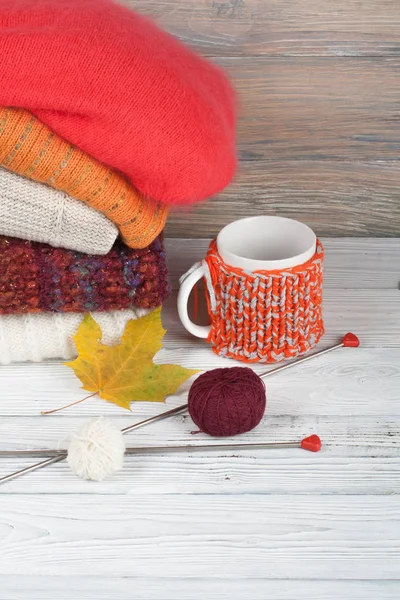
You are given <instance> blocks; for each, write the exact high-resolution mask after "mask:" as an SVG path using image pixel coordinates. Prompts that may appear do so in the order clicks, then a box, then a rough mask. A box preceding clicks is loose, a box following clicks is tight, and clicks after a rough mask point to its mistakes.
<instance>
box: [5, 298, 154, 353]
mask: <svg viewBox="0 0 400 600" xmlns="http://www.w3.org/2000/svg"><path fill="white" fill-rule="evenodd" d="M149 312H151V311H149V310H147V309H144V308H138V309H134V310H120V311H118V310H117V311H111V312H94V313H92V316H93V318H94V319H95V320H96V321H97V323H98V324H99V325H100V327H101V330H102V332H103V342H104V343H105V344H108V345H110V344H116V343H118V342H119V340H120V337H121V335H122V333H123V331H124V329H125V325H126V324H127V322H128V321H129V320H130V319H138V318H139V317H141V316H143V315H145V314H147V313H149ZM82 319H83V315H82V314H81V313H30V314H26V315H1V316H0V364H1V365H8V364H10V363H12V362H27V361H33V362H41V361H42V360H46V359H49V358H63V359H65V360H69V359H71V358H74V357H75V356H76V354H77V353H76V348H75V344H74V340H73V338H72V336H73V335H74V334H75V333H76V331H77V329H78V327H79V325H80V323H81V322H82Z"/></svg>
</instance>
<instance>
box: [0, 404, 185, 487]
mask: <svg viewBox="0 0 400 600" xmlns="http://www.w3.org/2000/svg"><path fill="white" fill-rule="evenodd" d="M187 406H188V405H187V404H184V405H183V406H178V407H177V408H173V409H172V410H167V411H166V412H163V413H161V414H159V415H155V416H154V417H150V418H149V419H145V420H144V421H140V422H139V423H134V425H129V427H124V429H121V431H122V433H124V434H125V433H128V431H133V430H134V429H139V428H140V427H144V426H145V425H150V423H156V421H162V420H163V419H167V418H168V417H172V415H178V414H180V413H182V412H184V411H185V410H186V409H187ZM49 454H51V452H50V453H49V452H47V453H46V454H45V456H49ZM67 454H68V453H67V452H65V451H61V452H60V453H57V455H56V456H53V457H52V458H49V459H48V460H43V461H42V462H40V463H36V464H34V465H31V466H30V467H25V469H21V470H20V471H16V472H15V473H10V475H5V476H4V477H0V484H1V483H6V481H11V480H12V479H17V477H21V476H22V475H25V474H27V473H33V471H38V470H39V469H43V468H44V467H48V466H49V465H52V464H54V463H57V462H60V461H62V460H64V459H65V458H67ZM0 456H1V455H0ZM3 456H4V455H3ZM14 456H15V455H14ZM36 456H38V455H36ZM40 456H43V455H40Z"/></svg>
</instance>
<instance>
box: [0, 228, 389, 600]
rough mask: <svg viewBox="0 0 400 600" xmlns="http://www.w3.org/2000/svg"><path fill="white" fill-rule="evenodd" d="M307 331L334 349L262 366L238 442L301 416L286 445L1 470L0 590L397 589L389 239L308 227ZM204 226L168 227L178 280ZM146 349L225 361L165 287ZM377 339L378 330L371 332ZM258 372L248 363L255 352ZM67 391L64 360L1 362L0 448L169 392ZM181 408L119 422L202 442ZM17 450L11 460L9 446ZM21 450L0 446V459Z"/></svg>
mask: <svg viewBox="0 0 400 600" xmlns="http://www.w3.org/2000/svg"><path fill="white" fill-rule="evenodd" d="M324 242H325V247H326V249H327V261H326V267H327V268H326V277H325V307H324V310H325V321H326V325H327V334H326V337H325V339H324V341H323V343H322V344H321V347H323V346H327V345H329V344H330V343H333V342H334V341H336V340H337V339H338V337H339V338H340V336H341V335H342V334H343V333H344V332H345V331H346V330H354V331H355V332H356V333H357V334H358V335H359V336H360V338H361V340H362V344H363V347H362V348H360V349H357V350H348V349H341V350H339V351H336V352H335V353H332V354H330V355H329V356H326V357H322V358H321V359H319V360H318V361H317V362H315V363H308V364H306V365H303V366H301V367H298V368H296V369H292V370H290V371H287V372H286V373H282V374H280V375H277V376H275V377H273V378H272V377H271V379H269V380H268V381H267V398H268V407H267V413H266V416H265V418H264V420H263V422H262V423H261V424H260V426H259V428H257V429H256V430H254V431H253V432H251V433H249V434H246V435H244V436H241V438H240V441H246V440H252V441H258V440H265V439H268V440H271V441H273V440H282V439H300V438H301V437H303V436H304V435H306V434H308V433H313V432H317V433H319V434H320V435H321V437H322V438H323V441H324V442H325V445H324V448H323V451H322V452H321V453H319V454H318V455H313V454H309V453H306V452H303V451H301V450H274V451H260V452H249V451H247V452H240V453H234V452H217V453H215V452H212V453H206V452H201V453H199V452H192V453H190V454H179V455H164V456H137V457H135V458H133V457H132V458H129V459H127V460H126V464H125V467H124V470H123V471H122V472H121V473H119V474H117V475H116V476H115V477H114V478H113V479H110V480H109V481H104V482H101V483H93V482H83V481H81V480H79V479H76V478H75V477H74V476H73V475H72V474H71V473H70V472H69V471H68V468H67V466H66V465H65V464H59V465H54V466H53V467H51V468H49V469H46V470H43V471H41V472H38V473H36V474H35V475H31V476H29V477H26V478H24V479H20V480H16V481H14V482H10V483H9V484H8V485H4V486H0V552H1V560H0V600H13V599H15V600H20V599H22V598H24V599H25V598H29V599H30V600H31V599H32V600H36V598H37V599H39V598H40V600H45V599H46V598H60V599H63V598H65V599H68V600H71V599H75V598H82V597H83V598H85V599H88V600H90V599H91V598H93V599H94V598H98V599H104V600H105V599H106V598H107V600H111V599H114V598H115V599H117V600H119V599H123V600H132V599H133V598H134V599H135V600H136V598H138V599H148V600H158V599H160V600H161V599H162V600H169V599H171V600H172V599H173V600H176V599H177V598H182V599H188V600H189V598H190V599H191V600H196V598H199V599H200V598H205V597H208V598H210V599H212V600H224V599H227V598H229V599H230V600H236V599H237V600H239V599H240V600H258V598H260V599H261V598H262V599H263V600H265V598H268V597H271V598H274V599H275V600H305V599H306V598H307V600H314V599H315V600H317V598H318V600H333V599H334V598H335V599H336V598H339V597H340V598H343V599H344V600H361V598H362V599H363V600H378V599H379V600H381V599H382V600H387V599H390V600H392V599H394V598H396V600H397V599H398V598H399V597H400V582H399V581H398V580H399V579H400V541H399V540H400V503H399V501H398V494H399V489H400V460H399V448H400V441H399V440H400V436H399V427H400V304H399V298H400V291H399V289H398V281H399V279H400V240H396V239H390V240H360V239H356V240H325V241H324ZM206 245H207V244H206V242H205V241H204V240H195V241H191V242H188V241H182V240H179V241H176V240H169V241H167V247H168V254H169V259H170V262H171V263H172V267H173V268H172V271H173V273H172V276H173V279H174V280H175V282H176V280H177V277H178V275H179V274H181V273H182V272H183V271H184V270H185V269H186V268H187V267H189V266H190V265H191V264H192V262H194V261H196V260H197V259H198V258H200V257H201V256H202V255H203V254H204V251H205V247H206ZM164 322H165V324H166V325H167V326H168V328H169V332H168V334H167V340H166V344H165V349H164V350H163V351H162V352H161V353H160V354H159V355H158V357H157V361H158V362H169V361H174V362H175V361H176V362H179V363H180V364H184V365H185V366H188V367H197V368H202V369H209V368H213V367H215V366H228V365H233V364H234V363H232V362H231V361H226V360H223V359H219V358H218V357H216V356H215V355H214V354H213V353H212V351H211V350H210V348H208V347H207V345H206V344H205V343H204V342H203V341H197V340H194V339H193V338H191V337H190V336H188V335H186V334H185V332H184V331H183V329H182V328H181V327H180V326H179V324H178V321H177V318H176V312H175V305H174V300H173V299H172V300H171V301H170V302H169V303H167V305H166V307H165V309H164ZM376 346H385V347H380V348H378V347H376ZM255 369H256V370H257V371H258V372H261V371H263V370H265V367H255ZM81 397H82V390H81V389H80V384H79V382H78V381H77V380H76V378H75V377H74V375H73V374H72V372H70V371H69V370H68V369H67V368H66V367H65V366H63V365H61V364H58V363H56V362H53V363H46V364H39V365H37V364H36V365H35V364H31V365H12V366H9V367H1V368H0V449H11V448H27V447H37V448H43V447H49V446H55V445H56V444H57V443H58V441H59V440H60V439H64V443H65V437H67V436H68V434H70V433H71V432H73V431H75V430H76V428H77V427H78V426H79V425H80V424H81V423H83V422H84V421H85V420H86V419H87V418H88V417H91V416H94V415H98V414H105V415H107V416H109V417H112V418H113V419H114V420H115V422H116V423H118V424H120V426H121V427H122V426H124V425H127V424H129V423H132V422H135V421H136V420H141V419H143V418H146V416H150V415H152V414H156V413H158V412H159V411H162V410H165V409H167V408H170V407H173V406H177V405H178V404H180V403H182V402H185V400H186V392H185V389H183V391H182V392H181V394H179V395H178V394H177V395H175V396H173V397H171V398H169V399H167V403H166V405H165V404H148V403H141V402H138V403H136V404H134V406H133V411H132V413H128V412H124V411H122V410H121V409H119V408H117V407H114V406H113V405H110V404H108V403H105V402H104V401H101V400H99V399H91V400H89V401H87V402H85V403H83V404H81V405H78V406H76V407H73V408H71V409H69V410H68V411H65V412H63V413H60V414H58V415H54V416H49V417H43V416H41V415H40V411H41V410H48V409H51V408H55V407H57V406H60V405H62V404H65V403H67V402H72V401H73V400H77V399H79V398H81ZM193 429H195V427H194V426H193V424H192V423H191V420H190V418H189V417H188V416H180V417H176V418H174V419H170V420H169V421H165V422H163V423H159V424H156V425H154V426H152V427H149V428H146V429H142V430H139V431H137V432H136V433H135V434H134V435H133V434H132V435H131V436H129V442H130V443H131V444H132V445H133V444H135V445H144V446H146V445H157V444H164V443H167V444H168V443H171V444H173V443H183V444H184V443H191V444H199V443H205V442H207V441H209V442H213V440H210V438H207V436H205V435H204V434H197V435H192V433H191V432H192V431H193ZM23 462H24V464H25V461H23ZM21 466H22V464H21V459H18V460H16V459H5V460H2V461H1V463H0V475H1V474H4V473H6V472H9V471H12V470H14V469H17V468H20V467H21Z"/></svg>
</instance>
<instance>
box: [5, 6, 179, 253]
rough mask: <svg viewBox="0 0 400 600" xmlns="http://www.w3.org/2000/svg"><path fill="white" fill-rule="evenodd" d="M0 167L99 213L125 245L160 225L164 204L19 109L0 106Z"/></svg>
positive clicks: (146, 238)
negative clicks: (75, 200)
mask: <svg viewBox="0 0 400 600" xmlns="http://www.w3.org/2000/svg"><path fill="white" fill-rule="evenodd" d="M0 6H1V0H0ZM0 165H2V166H3V167H5V168H7V169H9V170H11V171H14V172H15V173H18V174H20V175H24V176H25V177H28V178H29V179H33V180H35V181H38V182H41V183H46V184H47V185H49V186H51V187H53V188H55V189H57V190H62V191H64V192H66V193H67V194H69V195H70V196H72V197H74V198H77V199H78V200H82V201H83V202H86V203H87V204H89V205H90V206H91V207H93V208H95V209H97V210H99V211H101V212H102V213H104V214H105V215H106V216H107V217H108V218H109V219H110V220H111V221H113V222H114V223H115V224H116V225H117V226H118V227H119V229H120V231H121V235H122V236H123V239H124V242H125V243H126V244H127V245H128V246H130V247H131V248H145V247H146V246H148V245H149V244H150V243H151V242H152V241H153V240H154V239H155V238H156V237H157V236H158V235H159V233H161V231H162V230H163V228H164V225H165V221H166V219H167V215H168V209H167V207H165V206H164V205H162V204H160V203H158V202H155V201H153V200H150V199H147V200H146V199H144V198H143V197H142V195H141V194H139V193H138V192H137V190H135V189H134V188H133V187H132V186H131V185H130V184H129V183H128V182H127V181H126V179H125V178H124V177H122V176H121V175H119V174H118V173H117V172H116V171H114V170H113V169H110V168H109V167H106V166H105V165H103V164H101V163H99V162H98V161H97V160H95V159H93V158H92V157H90V156H88V155H87V154H85V153H84V152H82V151H81V150H79V149H78V148H76V147H74V146H72V145H71V144H70V143H68V142H66V141H65V140H63V139H62V138H61V137H59V136H58V135H56V134H54V133H53V132H52V131H51V130H50V129H49V128H48V127H47V126H46V125H44V124H43V123H41V122H40V121H39V120H38V119H37V118H36V117H34V116H33V115H32V114H30V113H28V112H27V111H25V110H22V109H16V108H1V107H0Z"/></svg>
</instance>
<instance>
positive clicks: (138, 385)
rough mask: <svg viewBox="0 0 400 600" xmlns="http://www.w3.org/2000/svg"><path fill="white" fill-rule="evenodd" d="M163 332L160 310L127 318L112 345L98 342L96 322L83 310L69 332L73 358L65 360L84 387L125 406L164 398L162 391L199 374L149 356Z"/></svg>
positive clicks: (158, 346) (171, 390)
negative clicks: (118, 340)
mask: <svg viewBox="0 0 400 600" xmlns="http://www.w3.org/2000/svg"><path fill="white" fill-rule="evenodd" d="M164 335H165V329H163V326H162V322H161V309H157V310H155V311H153V312H152V313H150V314H148V315H146V316H144V317H141V318H140V319H136V320H131V321H129V322H128V323H127V325H126V327H125V331H124V333H123V335H122V337H121V343H120V344H118V345H116V346H106V345H105V344H103V343H102V341H101V338H102V333H101V328H100V326H99V325H98V324H97V323H96V321H95V320H94V319H93V317H92V316H91V315H86V316H85V317H84V319H83V321H82V323H81V325H80V326H79V328H78V331H77V333H76V334H75V336H74V341H75V345H76V349H77V351H78V358H76V359H75V360H74V361H72V362H68V363H65V364H66V365H67V366H68V367H71V369H73V370H74V372H75V375H76V376H77V377H78V378H79V379H80V380H81V382H82V387H83V389H84V390H87V391H89V392H93V393H95V394H96V393H97V394H98V395H99V396H100V397H101V398H104V400H108V401H109V402H114V403H115V404H118V405H119V406H122V407H123V408H127V409H130V404H131V402H135V401H141V400H144V401H147V402H163V401H164V398H165V396H168V395H169V394H173V393H174V392H176V390H177V389H178V387H179V386H180V385H181V384H182V383H184V382H185V381H186V379H188V378H189V377H191V376H192V375H195V374H196V373H198V371H195V370H193V369H185V368H184V367H180V366H179V365H156V364H154V362H153V358H154V355H155V354H156V353H157V352H158V351H159V350H160V349H161V348H162V339H163V337H164Z"/></svg>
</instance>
